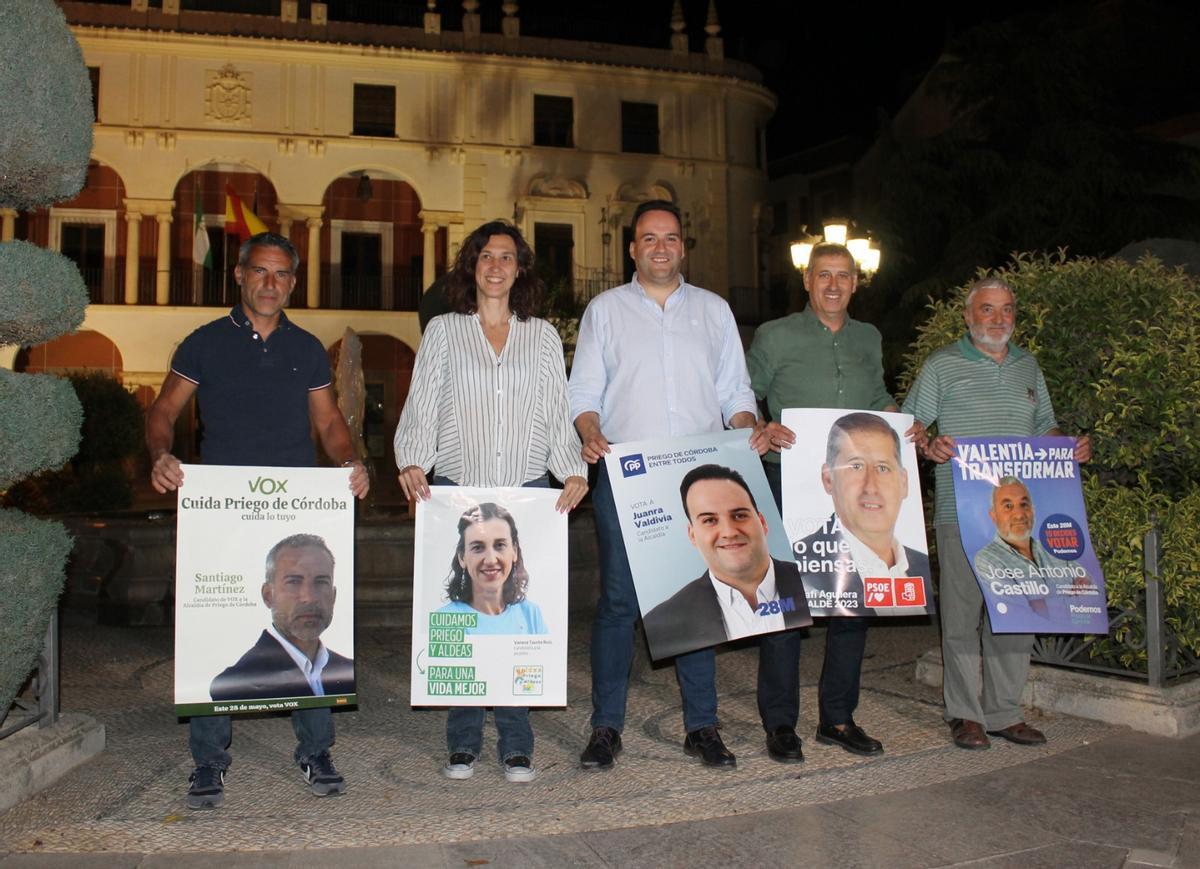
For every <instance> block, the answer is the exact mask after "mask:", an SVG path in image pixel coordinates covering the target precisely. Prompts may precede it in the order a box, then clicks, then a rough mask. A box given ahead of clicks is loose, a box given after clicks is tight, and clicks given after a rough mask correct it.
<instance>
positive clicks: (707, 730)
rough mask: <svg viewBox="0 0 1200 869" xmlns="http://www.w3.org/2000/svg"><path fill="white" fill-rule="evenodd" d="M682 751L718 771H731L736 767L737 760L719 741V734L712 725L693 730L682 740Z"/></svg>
mask: <svg viewBox="0 0 1200 869" xmlns="http://www.w3.org/2000/svg"><path fill="white" fill-rule="evenodd" d="M683 750H684V751H685V752H687V753H688V754H689V755H690V756H692V757H698V758H700V760H701V762H702V763H703V764H704V765H705V766H715V767H717V768H718V769H733V768H734V767H736V766H737V758H736V757H734V756H733V752H732V751H730V750H729V749H728V748H726V747H725V743H723V742H722V741H721V734H719V733H717V728H716V727H715V726H713V725H709V726H708V727H701V728H700V729H699V730H693V731H692V732H691V733H689V734H688V735H687V738H686V739H684V740H683Z"/></svg>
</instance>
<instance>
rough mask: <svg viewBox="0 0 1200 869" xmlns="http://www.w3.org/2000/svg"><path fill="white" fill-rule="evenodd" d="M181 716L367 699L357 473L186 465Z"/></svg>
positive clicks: (178, 596) (179, 581)
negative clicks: (362, 676)
mask: <svg viewBox="0 0 1200 869" xmlns="http://www.w3.org/2000/svg"><path fill="white" fill-rule="evenodd" d="M183 474H184V482H183V486H182V487H180V489H179V513H178V520H177V521H178V526H177V542H176V549H175V552H176V555H175V711H176V714H178V715H183V716H186V715H217V714H230V713H241V712H273V711H285V710H291V709H308V708H312V707H316V706H341V705H347V704H351V703H354V702H355V688H354V496H353V495H351V494H350V469H349V468H266V467H231V466H223V465H184V466H183Z"/></svg>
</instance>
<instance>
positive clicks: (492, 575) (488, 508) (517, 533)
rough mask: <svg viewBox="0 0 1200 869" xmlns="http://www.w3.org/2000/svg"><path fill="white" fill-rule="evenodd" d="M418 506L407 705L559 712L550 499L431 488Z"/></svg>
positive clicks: (563, 569) (557, 536) (562, 531)
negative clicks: (556, 708)
mask: <svg viewBox="0 0 1200 869" xmlns="http://www.w3.org/2000/svg"><path fill="white" fill-rule="evenodd" d="M430 492H431V497H430V498H429V499H428V500H426V501H421V502H420V503H419V504H418V505H417V525H416V563H415V565H414V569H413V646H412V704H413V705H414V706H565V705H566V704H567V517H566V516H565V515H564V514H562V513H559V512H558V511H557V510H555V509H554V505H555V503H556V502H557V501H558V495H559V493H558V492H557V491H555V490H554V489H537V488H470V487H465V486H464V487H456V486H432V487H430Z"/></svg>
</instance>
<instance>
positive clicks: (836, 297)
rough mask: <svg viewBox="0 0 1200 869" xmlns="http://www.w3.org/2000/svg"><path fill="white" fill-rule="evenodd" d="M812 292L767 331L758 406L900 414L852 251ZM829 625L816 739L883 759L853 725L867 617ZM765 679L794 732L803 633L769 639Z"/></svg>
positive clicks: (753, 374)
mask: <svg viewBox="0 0 1200 869" xmlns="http://www.w3.org/2000/svg"><path fill="white" fill-rule="evenodd" d="M804 288H805V289H806V290H807V291H808V306H807V307H806V308H805V309H804V310H803V311H801V312H800V313H798V314H791V315H789V316H787V317H783V318H781V319H779V320H772V321H771V322H769V323H764V324H763V325H762V326H760V327H759V328H758V331H757V332H756V333H755V335H754V342H753V344H751V346H750V352H749V353H748V354H747V355H746V364H747V367H748V368H749V370H750V385H751V386H752V387H753V389H754V394H755V396H757V397H758V399H759V400H760V401H761V400H763V399H766V402H767V408H768V410H769V411H770V414H771V418H772V419H774V420H776V421H778V420H779V419H780V418H781V414H782V411H783V409H784V408H788V407H841V408H847V409H854V410H887V411H894V410H896V402H895V401H894V400H893V399H892V397H891V395H889V394H888V391H887V387H886V386H885V385H884V383H883V352H882V349H881V347H880V343H881V339H880V335H879V330H878V329H876V328H875V327H874V326H872V325H870V324H868V323H860V322H859V321H858V320H854V319H851V317H850V316H849V315H848V314H847V313H846V308H847V307H848V306H849V304H850V298H851V297H852V296H853V295H854V291H855V290H856V289H858V268H857V266H856V265H855V263H854V258H853V257H852V256H851V254H850V251H849V250H847V249H846V248H845V247H843V246H842V245H840V244H819V245H817V246H816V247H814V248H813V251H812V254H811V255H810V257H809V260H808V268H807V269H806V270H805V272H804ZM784 432H785V434H784V435H783V437H782V438H780V440H781V442H780V443H772V445H771V446H772V451H771V452H768V453H767V454H766V455H765V456H764V458H763V467H764V469H765V470H766V473H767V482H769V483H770V484H771V492H772V493H773V494H774V495H775V503H776V504H777V505H778V506H779V509H780V511H781V512H782V510H783V494H782V490H783V486H782V479H781V474H780V460H779V453H778V452H777V450H778V449H779V448H780V447H784V448H786V447H789V446H791V444H792V442H793V441H794V436H792V435H791V433H790V432H788V431H787V429H784ZM909 434H911V432H910V433H909ZM785 438H786V442H782V441H783V440H784V439H785ZM827 626H828V627H827V631H826V634H825V663H824V665H823V666H822V668H821V681H820V686H819V698H820V703H819V706H820V726H819V727H818V728H817V741H818V742H823V743H826V744H831V745H840V746H842V748H844V749H846V750H847V751H850V752H853V753H855V754H864V755H872V754H879V753H881V752H882V751H883V745H882V744H881V743H880V742H879V740H877V739H872V738H871V737H870V736H868V735H867V734H866V733H864V732H863V730H862V728H861V727H859V726H858V725H856V724H855V723H854V710H855V709H856V708H857V707H858V692H859V678H860V674H861V671H862V658H863V650H864V649H865V648H866V643H867V620H866V618H863V617H840V616H835V617H830V618H829V619H828V621H827ZM758 673H759V682H760V683H763V682H764V680H769V682H768V684H769V685H770V686H771V687H772V689H773V690H771V691H769V692H768V691H763V690H762V689H761V688H760V690H759V697H760V698H762V697H764V696H771V697H774V698H775V700H774V702H773V707H774V708H773V709H772V710H761V711H762V712H763V715H762V718H763V723H764V725H767V724H768V722H772V721H775V722H780V724H781V726H782V725H783V724H787V723H788V722H790V724H791V727H790V729H791V730H792V731H793V732H794V728H795V724H796V721H797V720H798V719H799V715H800V634H799V633H798V632H796V631H782V632H780V633H776V634H768V635H765V636H763V637H762V639H761V641H760V646H759V668H758ZM760 702H762V701H760ZM782 739H786V734H783V735H780V734H779V733H778V732H776V733H774V734H773V733H772V730H771V728H770V726H768V730H767V750H768V752H769V753H770V754H771V756H772V757H774V758H775V759H777V760H781V759H782V758H781V757H779V756H778V753H777V751H776V747H777V746H775V745H773V744H772V743H773V740H774V741H776V742H778V741H780V740H782ZM797 750H798V749H797Z"/></svg>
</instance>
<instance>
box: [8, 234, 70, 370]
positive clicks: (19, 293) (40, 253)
mask: <svg viewBox="0 0 1200 869" xmlns="http://www.w3.org/2000/svg"><path fill="white" fill-rule="evenodd" d="M87 304H88V292H87V287H86V286H85V285H84V283H83V277H82V276H81V275H80V274H79V269H78V267H77V266H76V265H75V263H73V262H71V260H69V259H67V258H66V257H65V256H63V255H62V254H60V253H57V252H55V251H52V250H46V249H45V248H41V247H38V246H37V245H35V244H30V243H29V242H27V241H8V242H4V243H3V244H0V344H22V345H25V346H27V347H28V346H30V345H31V344H40V343H41V342H43V341H48V340H50V339H51V338H56V337H58V336H59V335H64V334H66V333H68V332H74V331H75V330H76V329H78V328H79V327H80V326H81V325H82V324H83V312H84V310H85V309H86V308H87Z"/></svg>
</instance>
